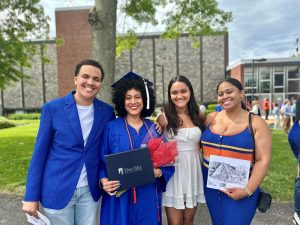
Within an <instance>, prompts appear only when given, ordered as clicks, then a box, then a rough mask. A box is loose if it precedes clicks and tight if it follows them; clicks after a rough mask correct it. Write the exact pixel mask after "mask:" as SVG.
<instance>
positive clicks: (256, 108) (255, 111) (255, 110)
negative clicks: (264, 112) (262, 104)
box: [250, 100, 261, 116]
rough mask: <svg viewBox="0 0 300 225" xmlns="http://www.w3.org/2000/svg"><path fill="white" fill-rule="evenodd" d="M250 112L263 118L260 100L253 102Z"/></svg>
mask: <svg viewBox="0 0 300 225" xmlns="http://www.w3.org/2000/svg"><path fill="white" fill-rule="evenodd" d="M250 112H252V113H253V114H254V115H258V116H261V113H260V109H259V101H258V100H254V101H252V109H251V111H250Z"/></svg>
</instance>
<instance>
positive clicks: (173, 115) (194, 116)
mask: <svg viewBox="0 0 300 225" xmlns="http://www.w3.org/2000/svg"><path fill="white" fill-rule="evenodd" d="M175 82H183V83H185V84H186V85H187V86H188V88H189V90H190V92H191V96H190V100H189V102H188V105H187V108H188V112H189V116H190V117H191V120H192V122H193V124H195V125H196V126H197V127H199V128H200V129H201V130H202V131H203V130H204V121H205V118H204V117H203V116H202V115H200V114H199V107H198V104H197V102H196V100H195V96H194V90H193V87H192V84H191V82H190V81H189V79H188V78H186V77H185V76H177V77H174V78H172V79H171V81H170V83H169V86H168V102H167V104H166V106H165V115H166V118H167V120H168V124H167V128H166V129H167V131H171V130H172V131H173V132H174V134H175V135H176V134H177V131H178V128H179V127H180V126H181V125H182V121H181V120H180V118H179V116H178V114H177V111H176V108H175V105H174V103H173V102H172V99H171V93H170V90H171V87H172V85H173V84H174V83H175Z"/></svg>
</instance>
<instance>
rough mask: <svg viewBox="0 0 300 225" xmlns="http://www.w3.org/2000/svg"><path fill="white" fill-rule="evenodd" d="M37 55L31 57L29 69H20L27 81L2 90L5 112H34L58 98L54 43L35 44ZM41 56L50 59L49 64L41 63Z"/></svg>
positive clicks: (21, 81)
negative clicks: (27, 77)
mask: <svg viewBox="0 0 300 225" xmlns="http://www.w3.org/2000/svg"><path fill="white" fill-rule="evenodd" d="M35 44H36V47H37V54H36V55H35V56H33V60H32V64H31V68H20V70H21V71H22V72H23V73H24V74H25V75H27V76H29V79H26V80H19V81H18V82H15V83H11V84H10V85H8V86H7V87H6V88H5V89H4V90H3V102H2V101H1V102H0V105H2V108H3V109H4V111H5V112H13V111H15V110H22V111H34V110H39V109H40V108H41V106H42V105H43V104H44V103H45V102H47V101H49V100H52V99H54V98H57V97H58V83H57V59H56V58H57V57H56V55H57V54H56V45H55V43H54V41H47V42H46V41H45V42H43V44H44V46H45V48H43V50H42V45H41V42H36V43H35ZM41 55H43V56H46V57H48V58H49V59H50V63H47V64H45V63H42V61H41Z"/></svg>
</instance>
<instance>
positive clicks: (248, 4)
mask: <svg viewBox="0 0 300 225" xmlns="http://www.w3.org/2000/svg"><path fill="white" fill-rule="evenodd" d="M94 2H95V0H41V3H42V5H43V7H44V9H45V12H46V14H47V15H49V16H50V18H51V22H50V29H51V34H50V35H51V36H52V37H55V18H54V12H55V8H62V7H76V6H91V5H93V4H94ZM217 2H218V3H219V7H220V8H221V9H222V10H225V11H231V12H232V15H233V21H232V22H230V23H229V24H228V35H229V65H231V64H234V63H235V62H238V61H239V60H241V59H258V58H282V57H290V56H292V55H293V54H295V53H296V39H297V38H299V37H300V14H299V9H300V0H217ZM161 14H163V9H161V10H159V12H158V15H161ZM117 26H118V28H117V29H118V30H119V32H121V29H122V26H121V22H120V21H119V23H118V25H117ZM162 31H163V26H157V27H153V26H149V25H148V26H144V27H142V28H139V29H138V31H137V32H139V33H142V32H162ZM299 45H300V43H299ZM299 48H300V46H299ZM299 50H300V49H299Z"/></svg>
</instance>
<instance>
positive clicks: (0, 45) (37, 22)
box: [0, 0, 49, 88]
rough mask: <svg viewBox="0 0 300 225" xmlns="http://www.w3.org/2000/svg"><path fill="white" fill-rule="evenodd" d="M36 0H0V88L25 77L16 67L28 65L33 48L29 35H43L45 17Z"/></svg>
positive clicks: (46, 18)
mask: <svg viewBox="0 0 300 225" xmlns="http://www.w3.org/2000/svg"><path fill="white" fill-rule="evenodd" d="M39 2H40V0H1V1H0V88H4V87H5V85H7V84H9V82H10V81H17V80H18V79H19V78H24V77H25V78H26V76H25V75H24V74H22V73H21V70H20V67H30V61H31V58H32V56H33V55H34V54H35V51H36V48H35V46H34V45H33V44H32V43H31V42H30V40H31V39H41V38H44V39H45V38H46V37H47V36H48V33H49V25H48V20H49V18H48V17H47V16H45V14H44V10H43V8H42V7H41V6H40V5H39Z"/></svg>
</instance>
